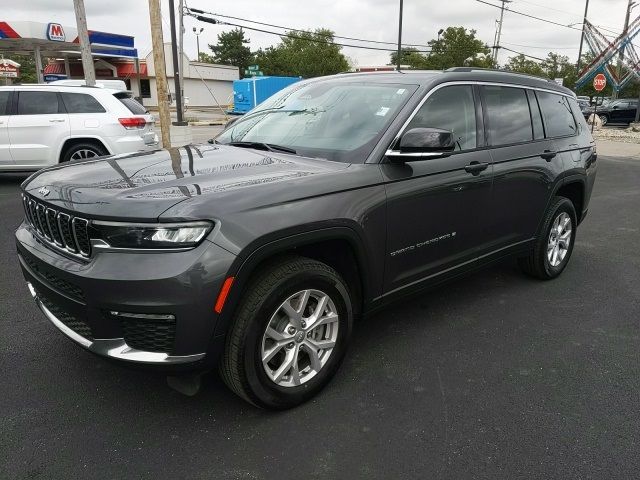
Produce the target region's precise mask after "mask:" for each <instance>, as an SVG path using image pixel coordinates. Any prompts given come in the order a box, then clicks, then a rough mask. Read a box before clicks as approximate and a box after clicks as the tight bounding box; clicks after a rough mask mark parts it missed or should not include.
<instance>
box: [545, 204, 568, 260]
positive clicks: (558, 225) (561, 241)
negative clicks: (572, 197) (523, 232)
mask: <svg viewBox="0 0 640 480" xmlns="http://www.w3.org/2000/svg"><path fill="white" fill-rule="evenodd" d="M572 233H573V229H572V226H571V217H570V216H569V215H568V214H567V213H566V212H561V213H560V214H559V215H558V216H557V217H556V219H555V220H554V221H553V224H552V225H551V231H550V232H549V240H548V243H547V259H548V260H549V265H551V266H552V267H557V266H558V265H560V264H561V263H562V262H563V260H564V259H565V257H566V256H567V252H568V251H569V246H570V245H571V235H572Z"/></svg>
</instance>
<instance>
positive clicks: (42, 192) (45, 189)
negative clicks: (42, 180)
mask: <svg viewBox="0 0 640 480" xmlns="http://www.w3.org/2000/svg"><path fill="white" fill-rule="evenodd" d="M38 193H39V194H40V195H42V196H43V197H46V196H47V195H49V194H50V193H51V192H50V191H49V189H48V188H47V187H42V188H41V189H40V190H38Z"/></svg>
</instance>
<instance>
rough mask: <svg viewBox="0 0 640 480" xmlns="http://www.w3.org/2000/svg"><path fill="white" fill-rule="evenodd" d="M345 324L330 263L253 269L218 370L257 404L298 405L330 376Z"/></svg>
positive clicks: (345, 301)
mask: <svg viewBox="0 0 640 480" xmlns="http://www.w3.org/2000/svg"><path fill="white" fill-rule="evenodd" d="M352 323H353V311H352V306H351V298H350V295H349V291H348V289H347V287H346V285H345V284H344V281H343V280H342V278H341V277H340V275H339V274H338V273H337V272H336V271H335V270H334V269H332V268H331V267H329V266H328V265H326V264H324V263H321V262H317V261H315V260H311V259H308V258H304V257H286V258H284V259H281V260H280V261H277V262H275V263H272V264H271V265H269V266H267V267H266V268H265V269H263V270H262V271H261V272H260V273H259V274H258V276H257V277H256V278H255V280H254V281H253V282H252V283H251V285H250V286H249V288H248V292H247V294H246V296H245V298H244V300H243V301H242V303H241V304H240V306H239V307H238V310H237V313H236V315H235V319H234V323H233V325H232V327H231V329H230V331H229V333H228V335H227V341H226V346H225V352H224V355H223V359H222V362H221V365H220V373H221V376H222V378H223V380H224V381H225V383H226V384H227V385H228V386H229V388H231V390H233V391H234V392H235V393H236V394H238V395H239V396H240V397H242V398H244V399H245V400H247V401H249V402H251V403H253V404H254V405H257V406H259V407H263V408H271V409H286V408H291V407H294V406H296V405H299V404H300V403H303V402H305V401H306V400H308V399H310V398H311V397H313V396H314V395H316V394H317V393H318V392H319V391H320V390H321V389H322V388H323V387H324V386H325V385H326V384H327V383H328V382H329V381H330V380H331V378H332V377H333V375H334V374H335V372H336V370H337V369H338V367H339V366H340V363H341V361H342V358H343V356H344V354H345V352H346V349H347V344H348V341H349V337H350V335H351V328H352Z"/></svg>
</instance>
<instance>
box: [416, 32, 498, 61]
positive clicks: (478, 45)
mask: <svg viewBox="0 0 640 480" xmlns="http://www.w3.org/2000/svg"><path fill="white" fill-rule="evenodd" d="M476 33H477V32H476V31H475V30H467V29H466V28H464V27H448V28H447V29H446V30H445V31H444V33H443V34H442V36H441V37H440V39H438V40H430V41H429V47H431V52H430V53H429V55H428V56H427V57H426V59H427V67H428V68H432V69H437V70H440V69H443V70H444V69H447V68H451V67H463V66H466V65H469V66H474V67H489V66H491V65H492V61H491V58H490V56H489V53H490V50H489V47H488V46H487V44H485V43H484V42H483V41H482V40H480V39H478V38H476Z"/></svg>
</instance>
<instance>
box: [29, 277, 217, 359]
mask: <svg viewBox="0 0 640 480" xmlns="http://www.w3.org/2000/svg"><path fill="white" fill-rule="evenodd" d="M27 287H28V288H29V292H30V293H31V296H32V297H33V298H34V300H35V301H36V305H38V307H39V308H40V310H42V313H44V315H45V316H46V317H47V318H48V319H49V321H50V322H51V323H53V325H54V326H55V327H56V328H57V329H58V330H60V331H61V332H62V333H64V334H65V335H66V336H67V337H69V338H70V339H71V340H73V341H74V342H76V343H78V344H79V345H81V346H83V347H84V348H86V349H87V350H90V351H91V352H93V353H96V354H98V355H102V356H103V357H109V358H115V359H117V360H124V361H128V362H140V363H153V364H158V363H167V364H180V363H191V362H197V361H199V360H202V359H203V358H204V357H205V353H197V354H195V355H182V356H178V355H168V354H166V353H162V352H150V351H146V350H138V349H136V348H131V347H130V346H129V345H127V342H126V341H125V339H124V338H96V339H91V340H90V339H89V338H86V337H83V336H82V335H80V334H79V333H77V332H76V331H75V330H72V329H71V328H69V327H68V326H67V325H66V324H65V323H64V322H63V321H62V320H61V319H59V318H58V317H56V316H55V315H54V314H53V312H51V310H49V309H48V308H47V306H46V305H45V304H44V302H43V301H42V300H41V299H40V298H38V293H37V292H36V289H35V288H34V287H33V285H31V283H29V282H27Z"/></svg>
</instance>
